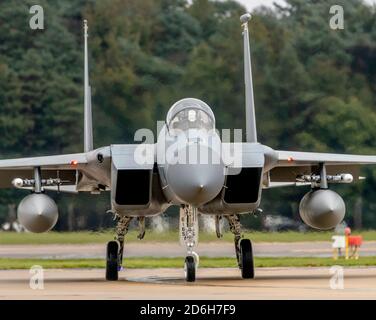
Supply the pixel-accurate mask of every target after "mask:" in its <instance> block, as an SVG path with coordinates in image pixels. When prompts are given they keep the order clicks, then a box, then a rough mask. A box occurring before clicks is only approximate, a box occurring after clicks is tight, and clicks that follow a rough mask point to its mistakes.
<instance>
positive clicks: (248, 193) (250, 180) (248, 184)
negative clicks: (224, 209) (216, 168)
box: [224, 168, 262, 203]
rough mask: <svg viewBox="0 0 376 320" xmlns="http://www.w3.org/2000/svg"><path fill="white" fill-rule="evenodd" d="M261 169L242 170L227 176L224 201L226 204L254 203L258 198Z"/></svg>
mask: <svg viewBox="0 0 376 320" xmlns="http://www.w3.org/2000/svg"><path fill="white" fill-rule="evenodd" d="M261 174H262V168H242V170H241V172H240V173H239V174H236V175H228V176H227V180H226V191H225V196H224V201H225V202H226V203H255V202H257V200H258V197H259V191H260V181H261Z"/></svg>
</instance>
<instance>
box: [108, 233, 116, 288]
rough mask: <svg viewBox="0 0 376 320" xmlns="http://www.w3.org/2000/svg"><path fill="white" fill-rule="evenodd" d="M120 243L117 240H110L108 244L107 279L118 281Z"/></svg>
mask: <svg viewBox="0 0 376 320" xmlns="http://www.w3.org/2000/svg"><path fill="white" fill-rule="evenodd" d="M118 254H119V244H118V243H117V242H116V241H110V242H109V243H108V244H107V255H106V280H109V281H116V280H118V270H119V259H118Z"/></svg>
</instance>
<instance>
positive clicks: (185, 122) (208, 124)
mask: <svg viewBox="0 0 376 320" xmlns="http://www.w3.org/2000/svg"><path fill="white" fill-rule="evenodd" d="M166 123H167V125H168V128H169V130H187V129H191V128H194V129H204V130H213V129H215V118H214V114H213V111H212V110H211V109H210V107H209V106H208V105H207V104H206V103H205V102H203V101H201V100H198V99H193V98H187V99H183V100H180V101H178V102H176V103H175V104H174V105H173V106H172V107H171V108H170V110H169V112H168V114H167V119H166Z"/></svg>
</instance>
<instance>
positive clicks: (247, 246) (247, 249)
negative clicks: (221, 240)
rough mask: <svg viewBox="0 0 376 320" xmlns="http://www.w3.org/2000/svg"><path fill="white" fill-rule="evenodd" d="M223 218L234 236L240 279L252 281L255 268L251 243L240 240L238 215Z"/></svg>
mask: <svg viewBox="0 0 376 320" xmlns="http://www.w3.org/2000/svg"><path fill="white" fill-rule="evenodd" d="M225 217H226V219H227V220H228V223H229V225H230V231H231V232H232V233H233V234H234V242H235V252H236V259H237V261H238V266H239V269H240V271H241V275H242V278H243V279H253V278H254V277H255V267H254V261H253V250H252V242H251V240H249V239H242V235H241V224H240V219H239V215H237V214H234V215H229V216H225Z"/></svg>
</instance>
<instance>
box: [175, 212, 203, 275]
mask: <svg viewBox="0 0 376 320" xmlns="http://www.w3.org/2000/svg"><path fill="white" fill-rule="evenodd" d="M179 230H180V243H181V244H182V245H184V246H185V247H186V248H187V256H186V258H185V263H184V273H185V279H186V280H187V281H188V282H194V281H195V280H196V270H197V268H198V263H199V257H198V254H197V253H196V252H194V251H193V250H194V248H195V247H196V246H197V243H198V217H197V209H196V208H193V207H191V206H182V208H181V209H180V218H179Z"/></svg>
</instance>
